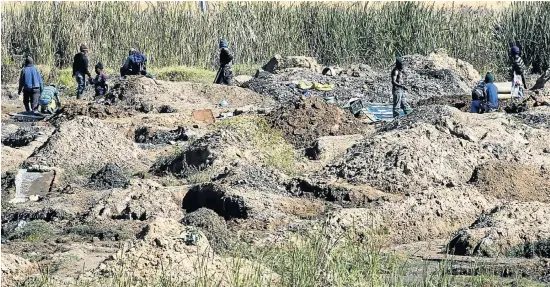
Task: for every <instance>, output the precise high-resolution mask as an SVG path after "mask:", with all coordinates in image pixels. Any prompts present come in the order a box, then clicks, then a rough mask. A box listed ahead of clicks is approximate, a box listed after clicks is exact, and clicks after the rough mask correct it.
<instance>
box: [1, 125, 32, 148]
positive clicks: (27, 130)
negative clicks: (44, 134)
mask: <svg viewBox="0 0 550 287" xmlns="http://www.w3.org/2000/svg"><path fill="white" fill-rule="evenodd" d="M38 135H39V129H38V128H36V127H23V128H19V129H18V130H17V131H15V132H14V133H10V134H9V135H7V136H6V137H3V138H2V144H3V145H5V146H9V147H13V148H16V147H22V146H26V145H28V144H30V143H31V142H32V141H34V140H35V139H36V138H37V137H38Z"/></svg>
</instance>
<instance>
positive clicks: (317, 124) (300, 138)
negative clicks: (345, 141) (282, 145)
mask: <svg viewBox="0 0 550 287" xmlns="http://www.w3.org/2000/svg"><path fill="white" fill-rule="evenodd" d="M267 120H268V122H269V123H270V124H271V126H273V127H274V128H277V129H279V130H281V131H282V132H283V134H284V137H285V138H286V139H287V140H288V141H289V142H290V143H292V144H293V145H294V146H295V147H298V148H305V147H308V146H310V145H311V144H312V143H313V141H314V140H315V139H317V138H319V137H322V136H329V135H350V134H360V133H362V132H363V131H365V129H366V127H365V126H364V125H363V124H362V123H361V122H360V121H359V120H357V119H355V118H354V117H353V116H352V115H351V113H348V112H347V111H345V110H342V109H341V108H340V107H338V106H337V105H335V104H329V103H327V102H326V101H325V100H323V99H322V98H320V97H311V98H301V99H300V100H299V101H296V102H294V103H291V104H287V105H283V106H281V107H279V108H278V109H277V110H275V111H272V112H271V113H270V114H269V115H268V117H267Z"/></svg>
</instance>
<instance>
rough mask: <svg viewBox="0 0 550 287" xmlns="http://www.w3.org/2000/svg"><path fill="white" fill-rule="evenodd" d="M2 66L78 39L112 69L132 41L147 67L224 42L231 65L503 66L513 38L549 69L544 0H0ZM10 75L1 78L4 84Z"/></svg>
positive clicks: (202, 62)
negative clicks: (499, 3)
mask: <svg viewBox="0 0 550 287" xmlns="http://www.w3.org/2000/svg"><path fill="white" fill-rule="evenodd" d="M1 6H2V11H1V14H2V39H1V41H2V49H1V55H2V66H3V71H8V72H9V71H10V67H11V66H13V65H15V66H18V67H20V64H21V63H20V61H21V59H22V58H23V56H25V55H32V56H33V57H34V58H35V61H36V62H37V63H39V64H42V65H55V66H57V67H58V68H64V67H69V66H70V64H71V62H72V57H73V55H74V54H75V53H76V52H77V49H78V46H79V45H80V43H87V44H88V45H89V47H90V55H89V56H90V60H91V62H94V63H95V62H97V61H102V62H103V63H104V65H106V66H109V67H114V69H116V68H117V67H118V66H120V65H121V64H122V61H123V60H124V58H125V56H126V54H127V51H128V49H129V48H130V47H133V46H135V47H137V48H138V49H140V50H142V51H143V52H144V53H146V54H147V55H148V57H149V59H150V65H152V66H157V67H166V66H179V65H184V66H195V67H200V68H207V69H213V68H214V67H215V65H216V57H217V53H218V50H217V45H218V41H219V40H220V39H221V38H225V39H228V41H229V43H230V46H231V48H232V49H233V50H234V52H235V60H236V64H246V65H257V64H259V63H263V62H266V61H267V60H268V59H269V58H270V57H271V56H273V55H274V54H277V53H278V54H286V55H309V56H314V57H317V58H318V60H319V61H321V62H322V63H325V64H349V63H366V64H369V65H371V66H376V67H385V66H387V65H389V64H391V62H392V60H393V58H394V56H395V55H397V54H414V53H418V54H427V53H430V52H432V51H433V50H435V49H440V48H444V49H446V50H447V51H448V53H449V54H450V55H451V56H453V57H457V58H460V59H463V60H466V61H468V62H470V63H472V64H473V65H474V66H475V67H476V68H477V69H479V70H481V71H485V70H492V71H503V69H504V68H505V67H506V66H507V61H508V50H509V47H510V46H511V45H512V44H519V45H520V46H521V47H522V49H523V52H524V60H525V61H526V63H527V64H528V65H531V66H533V67H534V68H535V70H539V71H540V70H541V69H546V68H547V67H548V57H549V56H550V33H549V32H548V31H550V3H549V2H514V3H512V4H510V5H506V6H503V7H501V8H498V9H494V8H483V7H476V8H472V7H466V6H460V4H453V5H447V6H441V5H435V4H434V3H432V2H397V3H396V2H390V3H387V4H384V5H380V4H373V3H368V2H341V3H337V4H335V3H331V4H330V5H326V4H323V3H319V2H301V3H299V4H290V5H288V4H281V3H276V2H275V3H274V2H229V3H208V10H207V12H206V13H202V12H201V10H200V6H199V5H198V2H184V3H182V2H156V3H148V2H140V3H139V4H137V3H135V2H103V1H98V2H26V3H24V2H9V3H2V4H1ZM7 77H8V76H6V77H5V76H4V75H2V79H3V81H4V79H5V78H7Z"/></svg>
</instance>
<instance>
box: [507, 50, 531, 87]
mask: <svg viewBox="0 0 550 287" xmlns="http://www.w3.org/2000/svg"><path fill="white" fill-rule="evenodd" d="M510 54H511V55H512V69H511V71H510V77H511V78H512V82H513V85H514V86H519V88H520V90H519V95H518V96H519V97H523V90H521V89H522V88H523V89H525V90H527V82H526V81H525V76H524V72H525V64H524V63H523V59H522V58H521V56H520V50H519V48H518V47H517V46H514V47H512V49H511V50H510Z"/></svg>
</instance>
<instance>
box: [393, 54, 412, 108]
mask: <svg viewBox="0 0 550 287" xmlns="http://www.w3.org/2000/svg"><path fill="white" fill-rule="evenodd" d="M391 83H392V95H393V117H394V118H396V117H398V116H399V109H403V111H404V112H405V115H408V114H410V113H412V111H413V110H412V109H411V107H410V106H409V104H408V103H407V98H406V91H407V90H408V89H407V87H405V86H404V85H403V58H401V57H397V58H396V59H395V68H393V70H392V71H391Z"/></svg>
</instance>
